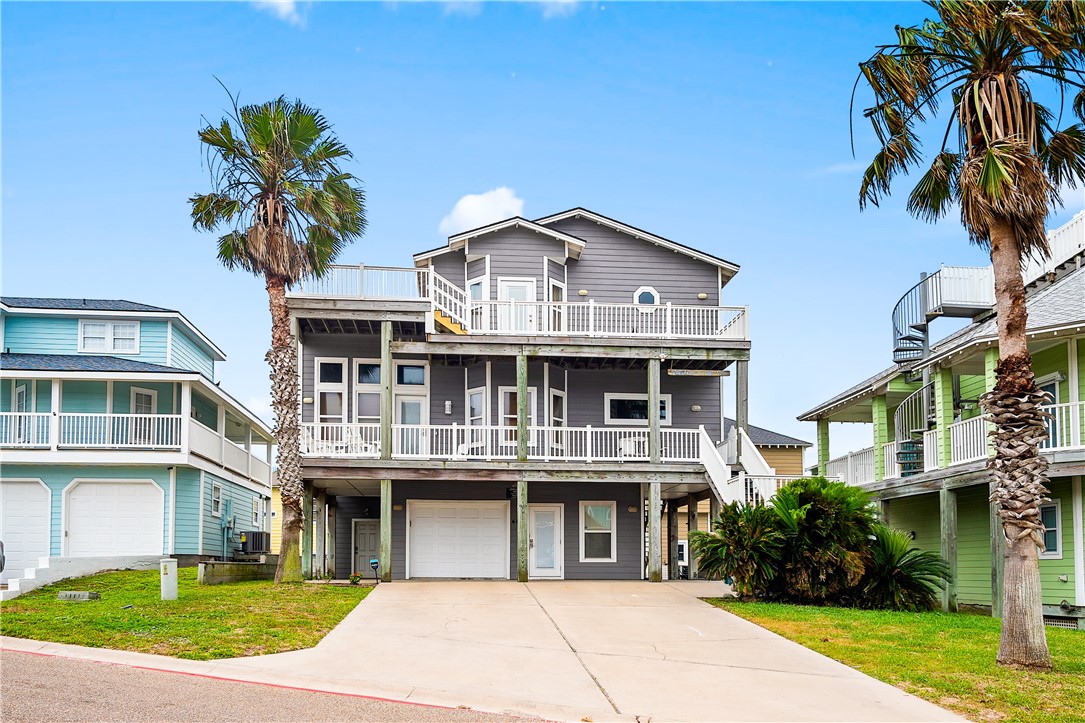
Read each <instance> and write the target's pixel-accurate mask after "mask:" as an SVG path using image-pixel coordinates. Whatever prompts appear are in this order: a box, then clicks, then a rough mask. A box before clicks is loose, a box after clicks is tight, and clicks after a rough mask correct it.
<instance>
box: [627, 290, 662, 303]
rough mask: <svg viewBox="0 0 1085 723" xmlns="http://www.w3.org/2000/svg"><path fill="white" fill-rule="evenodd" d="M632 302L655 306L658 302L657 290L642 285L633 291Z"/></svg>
mask: <svg viewBox="0 0 1085 723" xmlns="http://www.w3.org/2000/svg"><path fill="white" fill-rule="evenodd" d="M633 303H634V304H642V305H645V306H656V305H658V304H659V292H658V291H656V290H655V289H653V288H652V287H651V286H642V287H640V288H639V289H637V290H636V291H634V292H633Z"/></svg>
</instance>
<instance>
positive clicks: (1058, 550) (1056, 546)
mask: <svg viewBox="0 0 1085 723" xmlns="http://www.w3.org/2000/svg"><path fill="white" fill-rule="evenodd" d="M1040 521H1041V522H1042V523H1043V525H1044V551H1043V552H1041V553H1040V559H1041V560H1061V559H1062V504H1061V502H1060V501H1059V500H1052V501H1051V503H1050V504H1046V505H1040Z"/></svg>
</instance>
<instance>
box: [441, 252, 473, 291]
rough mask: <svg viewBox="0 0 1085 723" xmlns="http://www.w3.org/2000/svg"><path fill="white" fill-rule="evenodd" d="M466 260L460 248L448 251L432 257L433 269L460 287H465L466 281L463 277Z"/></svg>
mask: <svg viewBox="0 0 1085 723" xmlns="http://www.w3.org/2000/svg"><path fill="white" fill-rule="evenodd" d="M466 262H467V258H466V257H465V256H464V254H463V251H462V250H460V251H449V252H448V253H446V254H441V255H440V256H434V257H433V270H434V271H436V272H437V273H438V274H440V275H441V276H443V277H445V278H446V279H448V280H449V281H451V282H452V283H453V284H455V285H456V286H458V287H460V288H461V289H466V288H467V283H466V281H465V279H464V265H465V264H466Z"/></svg>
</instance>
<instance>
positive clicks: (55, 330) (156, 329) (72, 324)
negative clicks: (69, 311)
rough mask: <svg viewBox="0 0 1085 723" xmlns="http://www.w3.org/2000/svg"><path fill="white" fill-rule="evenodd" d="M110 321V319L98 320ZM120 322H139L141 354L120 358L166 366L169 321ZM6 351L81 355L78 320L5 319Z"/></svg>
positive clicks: (141, 320) (56, 318) (97, 318)
mask: <svg viewBox="0 0 1085 723" xmlns="http://www.w3.org/2000/svg"><path fill="white" fill-rule="evenodd" d="M94 318H95V320H99V319H101V320H103V321H110V320H111V319H109V318H103V317H94ZM116 319H117V320H125V321H128V320H133V321H139V354H118V355H116V356H122V357H123V358H125V359H135V360H137V361H142V362H147V363H149V364H163V365H165V364H166V341H167V337H168V333H167V327H168V324H167V322H165V321H162V320H159V319H152V320H148V319H139V318H135V317H116ZM3 348H4V349H5V350H7V349H10V350H11V353H13V354H79V353H80V352H79V319H78V317H60V316H19V315H17V314H9V315H7V316H5V317H4V342H3Z"/></svg>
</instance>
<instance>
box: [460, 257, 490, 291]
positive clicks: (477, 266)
mask: <svg viewBox="0 0 1085 723" xmlns="http://www.w3.org/2000/svg"><path fill="white" fill-rule="evenodd" d="M485 275H486V259H485V258H481V259H472V260H471V261H468V262H467V278H469V279H477V278H478V277H480V276H485ZM463 288H464V290H465V291H466V290H467V286H466V284H465V285H464V287H463Z"/></svg>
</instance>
